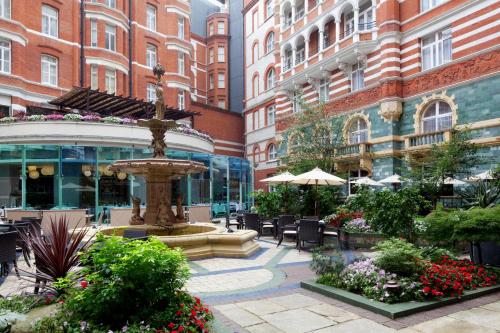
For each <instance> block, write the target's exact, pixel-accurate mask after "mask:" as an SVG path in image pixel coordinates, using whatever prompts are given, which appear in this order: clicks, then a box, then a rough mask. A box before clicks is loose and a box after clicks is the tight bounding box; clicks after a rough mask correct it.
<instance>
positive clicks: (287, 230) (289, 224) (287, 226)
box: [277, 215, 297, 246]
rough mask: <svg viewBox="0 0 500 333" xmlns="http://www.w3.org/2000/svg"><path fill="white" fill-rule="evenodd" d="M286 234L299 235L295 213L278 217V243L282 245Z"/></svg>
mask: <svg viewBox="0 0 500 333" xmlns="http://www.w3.org/2000/svg"><path fill="white" fill-rule="evenodd" d="M285 235H288V236H294V237H297V226H296V225H295V216H294V215H280V216H279V217H278V239H279V241H278V245H277V246H280V245H281V242H283V238H284V237H285Z"/></svg>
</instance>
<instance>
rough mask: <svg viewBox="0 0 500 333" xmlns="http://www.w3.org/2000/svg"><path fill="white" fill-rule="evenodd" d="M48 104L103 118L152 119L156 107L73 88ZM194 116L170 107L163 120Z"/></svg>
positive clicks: (141, 101)
mask: <svg viewBox="0 0 500 333" xmlns="http://www.w3.org/2000/svg"><path fill="white" fill-rule="evenodd" d="M49 103H50V104H52V105H56V106H58V107H59V108H60V109H61V110H62V109H64V108H70V109H75V110H80V111H87V112H94V113H98V114H100V115H105V116H120V117H134V118H152V117H153V116H154V114H155V111H156V106H155V105H154V104H153V103H151V102H146V101H144V100H142V99H137V98H133V97H126V96H122V95H120V96H116V95H115V94H109V93H107V92H105V91H104V92H103V91H99V90H94V89H90V88H81V87H74V88H73V89H71V90H70V91H68V92H67V93H66V94H64V95H62V96H60V97H57V98H56V99H53V100H51V101H50V102H49ZM196 115H199V112H192V111H186V110H181V109H176V108H172V107H166V108H165V119H172V120H179V119H184V118H188V117H192V116H196Z"/></svg>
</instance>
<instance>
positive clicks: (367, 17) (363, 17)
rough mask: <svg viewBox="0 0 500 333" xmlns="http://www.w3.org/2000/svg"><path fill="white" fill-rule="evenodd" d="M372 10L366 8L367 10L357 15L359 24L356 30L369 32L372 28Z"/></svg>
mask: <svg viewBox="0 0 500 333" xmlns="http://www.w3.org/2000/svg"><path fill="white" fill-rule="evenodd" d="M373 26H374V22H373V8H372V7H368V8H367V9H365V10H363V11H361V12H360V13H359V24H358V28H359V30H360V31H363V30H369V29H371V28H373Z"/></svg>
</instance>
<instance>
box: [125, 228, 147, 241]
mask: <svg viewBox="0 0 500 333" xmlns="http://www.w3.org/2000/svg"><path fill="white" fill-rule="evenodd" d="M123 238H128V239H130V240H147V239H148V234H147V233H146V230H139V229H125V230H124V231H123Z"/></svg>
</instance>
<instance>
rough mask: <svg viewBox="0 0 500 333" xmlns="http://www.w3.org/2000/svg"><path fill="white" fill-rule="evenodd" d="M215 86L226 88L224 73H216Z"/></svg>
mask: <svg viewBox="0 0 500 333" xmlns="http://www.w3.org/2000/svg"><path fill="white" fill-rule="evenodd" d="M217 88H218V89H225V88H226V74H225V73H217Z"/></svg>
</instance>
